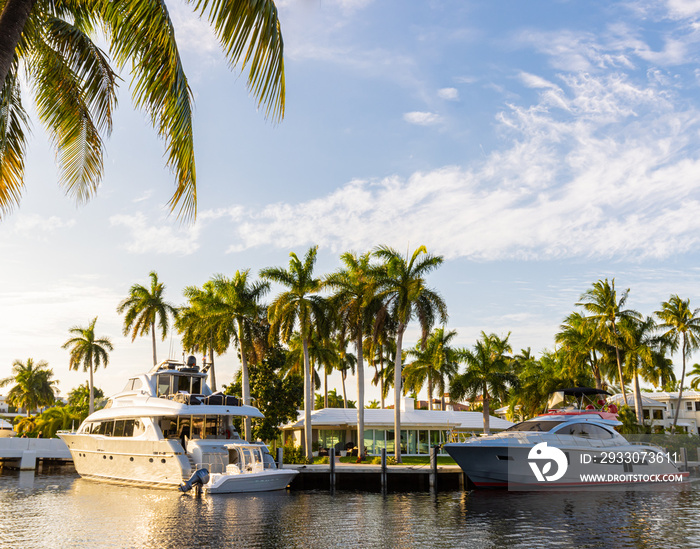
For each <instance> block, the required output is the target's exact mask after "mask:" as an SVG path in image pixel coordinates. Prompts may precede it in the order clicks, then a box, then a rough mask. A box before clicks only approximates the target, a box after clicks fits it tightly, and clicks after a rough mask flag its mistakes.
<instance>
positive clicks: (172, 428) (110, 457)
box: [58, 357, 297, 493]
mask: <svg viewBox="0 0 700 549" xmlns="http://www.w3.org/2000/svg"><path fill="white" fill-rule="evenodd" d="M205 378H206V373H205V372H200V371H199V368H198V367H197V366H196V362H195V361H194V357H190V358H189V359H188V361H187V363H186V364H184V363H181V362H176V361H172V360H166V361H164V362H162V363H160V364H158V365H157V366H155V367H154V368H153V369H152V370H151V371H150V372H148V373H147V374H142V375H139V376H136V377H134V378H131V379H129V381H128V382H127V384H126V387H124V389H123V390H122V391H121V392H120V393H118V394H116V395H114V396H112V397H111V398H110V399H109V400H108V401H107V404H106V406H105V407H104V408H103V409H101V410H98V411H96V412H95V413H93V414H91V415H90V416H88V417H87V418H86V419H85V421H84V422H83V423H82V424H81V425H80V427H79V428H78V430H77V431H76V432H66V431H61V432H59V433H58V435H59V436H60V437H61V438H62V439H63V441H64V442H65V443H66V444H67V446H68V448H69V450H70V452H71V454H72V456H73V462H74V464H75V468H76V470H77V472H78V474H79V475H80V476H82V477H84V478H88V479H93V480H99V481H103V482H111V483H117V484H132V485H141V486H151V487H164V488H170V487H174V488H177V487H179V488H180V489H181V490H183V491H186V490H188V489H189V488H190V487H191V486H192V485H193V484H200V485H201V487H202V488H203V489H204V491H206V492H211V493H230V492H260V491H268V490H281V489H284V488H285V487H286V486H287V485H288V484H289V483H290V482H291V480H292V479H293V477H294V476H295V475H296V474H297V472H296V471H294V470H290V469H278V468H277V467H276V466H275V462H274V460H273V459H272V456H270V454H269V453H268V452H267V448H266V447H265V446H263V445H260V444H250V443H248V442H246V441H244V440H242V439H241V438H240V437H239V436H238V433H237V431H236V429H235V428H234V425H233V419H234V418H245V417H251V418H261V417H263V415H262V413H261V412H260V410H258V409H257V408H255V407H253V406H249V405H245V404H243V403H242V402H241V401H240V400H239V399H238V398H237V397H233V396H227V395H223V394H221V393H215V394H212V392H211V390H210V389H209V387H208V386H207V385H206V383H205ZM188 479H189V480H188Z"/></svg>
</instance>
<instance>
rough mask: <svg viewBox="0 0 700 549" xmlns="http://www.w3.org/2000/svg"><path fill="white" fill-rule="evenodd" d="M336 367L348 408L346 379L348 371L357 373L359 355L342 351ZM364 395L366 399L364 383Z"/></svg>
mask: <svg viewBox="0 0 700 549" xmlns="http://www.w3.org/2000/svg"><path fill="white" fill-rule="evenodd" d="M335 368H336V370H338V371H339V372H340V379H341V382H342V386H343V402H345V406H344V408H347V407H348V395H347V392H346V390H345V380H346V379H347V378H348V372H350V373H351V374H353V375H355V373H356V372H357V357H356V356H355V355H354V354H352V353H348V352H347V351H341V352H340V354H339V356H338V362H337V364H336V365H335ZM358 375H359V374H358ZM362 380H363V383H364V375H363V376H362ZM362 397H363V400H364V385H363V391H362ZM359 401H360V399H359V397H358V402H359ZM364 432H365V423H364V414H363V416H362V434H363V436H364ZM360 440H364V439H360ZM363 448H364V445H363Z"/></svg>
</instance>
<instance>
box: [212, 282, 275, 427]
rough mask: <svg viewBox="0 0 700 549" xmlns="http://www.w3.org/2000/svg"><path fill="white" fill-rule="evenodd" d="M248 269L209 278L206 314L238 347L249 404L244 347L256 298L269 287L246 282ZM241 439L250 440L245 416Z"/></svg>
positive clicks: (256, 315) (255, 319)
mask: <svg viewBox="0 0 700 549" xmlns="http://www.w3.org/2000/svg"><path fill="white" fill-rule="evenodd" d="M249 273H250V270H245V271H236V274H234V275H233V278H227V277H225V276H223V275H220V274H219V275H216V276H215V277H214V278H213V279H212V287H213V290H214V295H213V300H212V302H211V303H210V309H209V311H208V312H207V316H208V317H209V318H211V319H212V320H214V322H215V324H216V325H217V326H218V327H219V332H220V333H221V332H222V331H223V332H224V333H226V334H228V335H229V337H230V339H229V341H233V343H234V344H235V345H236V346H237V347H238V351H239V353H240V357H241V390H242V392H243V394H242V397H243V402H244V403H245V404H250V376H249V372H248V349H249V347H250V346H251V344H252V335H253V331H254V330H253V326H254V325H255V323H256V322H258V319H259V318H260V313H261V310H262V308H261V304H260V300H261V299H262V297H263V296H264V295H265V294H266V293H267V292H268V290H269V289H270V284H269V283H267V282H250V281H249V279H248V274H249ZM244 423H245V439H246V440H251V421H250V418H248V417H247V418H246V419H245V422H244Z"/></svg>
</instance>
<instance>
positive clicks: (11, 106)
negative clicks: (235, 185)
mask: <svg viewBox="0 0 700 549" xmlns="http://www.w3.org/2000/svg"><path fill="white" fill-rule="evenodd" d="M0 6H1V7H2V10H3V11H2V15H1V16H0V85H1V86H2V93H1V94H0V112H1V113H3V114H2V116H1V118H0V213H2V212H6V211H8V210H9V209H11V207H12V206H13V205H14V204H16V203H17V202H18V200H19V196H20V194H21V189H22V186H23V179H24V159H25V149H26V135H27V133H28V129H29V119H28V116H27V113H26V111H25V109H24V106H23V105H22V90H21V86H20V82H21V81H22V79H20V77H19V75H20V73H22V74H25V73H26V74H27V75H28V79H27V80H28V82H29V84H30V86H31V87H32V89H33V96H34V97H35V98H36V111H37V114H38V116H39V119H40V120H41V122H42V123H43V124H44V125H45V126H46V129H47V131H48V133H49V135H51V137H52V141H53V142H54V144H55V146H56V148H57V151H58V159H59V164H60V167H61V171H62V177H61V180H62V185H64V186H65V187H66V190H67V191H68V193H69V194H71V195H73V196H74V197H75V198H76V199H77V200H78V201H79V202H82V201H84V200H86V199H88V198H90V196H91V195H93V194H94V193H95V191H96V188H97V185H98V183H99V180H100V178H101V176H102V171H103V154H104V153H103V141H102V137H101V135H100V134H101V133H105V134H109V132H110V130H111V126H112V113H113V111H114V108H115V107H116V102H117V101H116V99H117V95H116V81H117V78H118V77H117V75H116V73H115V71H114V70H113V69H112V67H111V66H110V64H109V58H108V57H107V56H106V55H105V54H104V53H103V52H102V51H101V50H100V49H99V48H98V47H97V45H96V44H95V42H94V41H93V39H92V37H91V35H92V36H101V37H106V39H107V42H108V48H109V53H110V57H111V58H112V59H113V60H114V61H115V63H116V66H117V67H118V68H119V69H125V70H128V71H129V72H131V74H132V75H133V78H131V88H132V94H133V99H134V104H135V105H136V106H137V107H138V108H140V109H143V110H144V111H145V112H146V113H148V115H149V117H150V119H151V123H152V125H153V127H154V128H155V129H156V130H157V131H158V135H159V136H160V137H161V138H163V140H164V141H165V147H166V157H167V164H168V167H170V168H171V169H172V170H173V171H174V173H175V177H176V181H177V188H176V190H175V193H174V194H173V196H172V198H171V200H170V206H171V209H172V210H175V209H176V208H179V213H180V214H181V215H184V216H185V217H193V216H194V215H195V214H196V202H197V193H196V170H195V162H194V140H193V132H192V127H193V121H192V106H193V105H192V103H193V94H192V91H191V90H190V87H189V84H188V81H187V76H186V75H185V72H184V69H183V66H182V62H181V60H180V54H179V52H178V47H177V42H176V40H175V29H174V28H173V24H172V21H171V20H170V16H169V12H168V8H167V5H166V3H165V1H164V0H155V1H152V2H145V1H143V0H120V1H119V2H111V1H108V0H95V1H92V2H84V1H81V0H75V1H68V2H56V1H55V0H4V1H3V2H0ZM192 6H193V9H194V10H195V12H196V13H197V14H198V15H199V16H200V17H203V18H204V17H205V18H207V19H208V21H209V22H210V24H211V25H212V27H213V28H214V31H215V33H216V34H217V36H218V38H219V41H220V42H221V45H222V48H223V50H224V53H225V55H226V57H227V58H228V61H229V63H230V65H231V67H233V66H236V65H238V66H240V67H241V68H245V67H246V66H249V74H248V88H249V90H250V91H251V93H252V94H253V95H254V97H255V98H257V100H258V105H264V107H265V113H266V115H270V114H271V115H272V117H273V119H275V120H281V119H282V117H283V116H284V106H285V81H284V60H283V42H282V34H281V30H280V23H279V20H278V17H277V8H276V7H275V4H274V2H273V1H272V0H259V1H256V2H249V1H238V0H234V1H232V2H214V1H210V0H202V1H201V2H196V3H193V4H192Z"/></svg>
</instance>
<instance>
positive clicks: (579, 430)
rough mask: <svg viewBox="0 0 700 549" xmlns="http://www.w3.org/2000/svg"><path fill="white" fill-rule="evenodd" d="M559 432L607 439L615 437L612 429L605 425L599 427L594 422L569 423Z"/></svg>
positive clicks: (558, 432)
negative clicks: (609, 429)
mask: <svg viewBox="0 0 700 549" xmlns="http://www.w3.org/2000/svg"><path fill="white" fill-rule="evenodd" d="M557 434H563V435H573V436H577V437H584V438H594V439H606V438H612V437H613V434H612V433H611V432H610V431H608V430H607V429H604V428H603V427H599V426H598V425H593V424H592V423H574V424H573V425H567V426H565V427H562V428H561V429H559V431H557Z"/></svg>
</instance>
